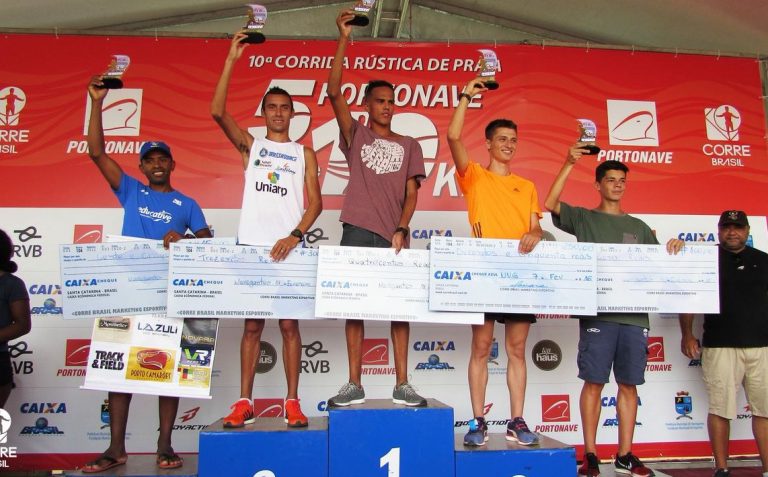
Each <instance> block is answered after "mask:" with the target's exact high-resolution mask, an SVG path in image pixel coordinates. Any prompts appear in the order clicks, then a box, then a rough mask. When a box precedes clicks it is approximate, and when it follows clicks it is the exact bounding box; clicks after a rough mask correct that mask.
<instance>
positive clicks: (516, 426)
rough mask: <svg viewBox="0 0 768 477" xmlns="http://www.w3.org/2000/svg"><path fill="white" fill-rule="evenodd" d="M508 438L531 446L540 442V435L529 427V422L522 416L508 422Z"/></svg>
mask: <svg viewBox="0 0 768 477" xmlns="http://www.w3.org/2000/svg"><path fill="white" fill-rule="evenodd" d="M507 440H508V441H514V442H517V443H518V444H520V445H524V446H530V445H534V444H538V443H539V436H537V435H536V434H534V433H533V432H531V430H530V429H528V424H526V423H525V420H524V419H523V418H522V417H516V418H514V419H512V420H511V421H509V424H507Z"/></svg>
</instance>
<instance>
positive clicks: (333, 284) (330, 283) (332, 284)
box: [320, 280, 349, 288]
mask: <svg viewBox="0 0 768 477" xmlns="http://www.w3.org/2000/svg"><path fill="white" fill-rule="evenodd" d="M320 287H321V288H349V282H340V281H336V280H322V281H321V282H320Z"/></svg>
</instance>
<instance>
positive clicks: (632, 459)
mask: <svg viewBox="0 0 768 477" xmlns="http://www.w3.org/2000/svg"><path fill="white" fill-rule="evenodd" d="M584 146H586V144H585V143H576V144H575V145H574V146H573V147H571V149H570V151H569V153H568V156H567V157H566V160H565V164H563V167H562V169H560V173H559V174H558V175H557V177H556V178H555V180H554V182H553V183H552V187H551V188H550V190H549V194H548V195H547V199H546V200H545V202H544V206H545V207H546V208H547V209H548V210H549V211H550V212H552V222H553V223H554V224H555V226H556V227H557V228H559V229H561V230H563V231H565V232H568V233H570V234H573V235H575V236H576V239H577V240H578V241H579V242H594V243H637V244H652V245H653V244H658V241H657V240H656V237H655V236H654V234H653V231H652V230H651V228H650V227H648V225H646V224H645V222H643V221H642V220H640V219H637V218H635V217H632V216H631V215H629V214H627V213H626V212H624V209H623V208H622V206H621V199H622V198H623V197H624V192H625V191H626V187H627V173H628V172H629V168H628V167H627V166H626V165H624V164H622V163H621V162H618V161H605V162H602V163H601V164H600V165H599V166H597V168H596V169H595V188H596V189H597V191H598V193H599V194H600V204H599V205H598V206H597V207H595V208H594V209H586V208H583V207H574V206H571V205H568V204H566V203H565V202H561V201H560V195H561V193H562V192H563V189H564V188H565V182H566V180H567V179H568V176H569V175H570V173H571V170H572V169H573V168H574V166H575V165H576V162H577V161H578V160H579V159H580V158H581V156H582V155H584V154H589V150H588V149H585V148H584ZM683 245H685V242H683V241H682V240H677V239H671V240H670V241H669V242H667V251H668V252H670V253H677V252H679V251H680V250H681V249H682V248H683ZM579 328H580V333H579V354H578V358H577V363H578V365H579V378H581V379H582V380H583V381H584V384H583V386H582V388H581V397H580V399H579V405H580V409H581V422H582V426H581V429H582V434H583V437H584V453H585V455H584V462H583V464H582V466H581V467H580V468H579V470H578V474H579V475H585V476H590V477H595V476H598V475H600V468H599V459H598V457H597V447H596V439H597V427H598V424H599V420H600V408H601V405H600V399H601V397H602V391H603V387H604V386H605V384H606V383H607V382H608V380H609V376H610V372H611V368H613V374H614V377H615V378H616V384H617V385H618V388H619V389H618V393H617V404H616V414H617V416H616V417H617V418H618V421H619V449H618V452H617V454H616V459H615V461H614V466H615V471H616V472H617V473H623V474H631V475H633V476H642V477H646V476H653V475H654V474H653V471H652V470H650V469H649V468H647V467H645V465H644V464H643V463H642V462H641V461H640V459H638V458H637V457H636V456H635V455H633V454H632V438H633V435H634V431H635V418H636V417H637V386H638V385H640V384H643V383H644V382H645V365H646V361H647V348H648V315H647V314H645V313H599V314H598V315H597V316H596V317H582V318H581V319H580V320H579Z"/></svg>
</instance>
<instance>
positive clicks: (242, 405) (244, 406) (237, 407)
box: [229, 399, 251, 413]
mask: <svg viewBox="0 0 768 477" xmlns="http://www.w3.org/2000/svg"><path fill="white" fill-rule="evenodd" d="M249 407H251V403H250V401H248V402H245V401H243V400H242V399H239V400H238V401H237V402H236V403H234V404H233V405H231V406H229V408H230V409H232V410H233V411H240V412H244V413H247V412H248V408H249Z"/></svg>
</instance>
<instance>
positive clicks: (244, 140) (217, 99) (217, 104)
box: [211, 33, 253, 168]
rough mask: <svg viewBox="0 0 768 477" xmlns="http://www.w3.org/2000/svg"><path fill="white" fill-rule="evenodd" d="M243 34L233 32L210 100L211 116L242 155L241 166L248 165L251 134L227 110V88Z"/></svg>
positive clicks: (240, 51) (239, 52)
mask: <svg viewBox="0 0 768 477" xmlns="http://www.w3.org/2000/svg"><path fill="white" fill-rule="evenodd" d="M245 36H246V35H245V34H244V33H235V35H234V37H233V38H232V43H231V44H230V46H229V52H228V53H227V59H226V60H224V68H223V69H222V71H221V77H220V78H219V82H218V83H217V84H216V91H215V92H214V93H213V100H212V101H211V116H213V119H214V121H216V124H218V125H219V127H221V130H222V131H224V134H225V135H226V136H227V138H228V139H229V140H230V141H231V142H232V144H234V145H235V148H236V149H237V150H238V151H239V152H240V155H241V156H242V157H243V168H247V167H248V156H249V154H250V151H251V146H252V145H253V136H251V135H250V134H249V133H248V131H246V130H244V129H241V128H240V126H238V124H237V122H236V121H235V118H233V117H232V116H231V115H230V114H229V113H228V112H227V90H228V89H229V80H230V78H231V77H232V70H233V69H234V67H235V63H237V60H238V59H239V58H240V56H241V55H242V54H243V50H244V49H245V47H246V46H247V45H246V44H245V43H241V41H242V40H243V38H245Z"/></svg>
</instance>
